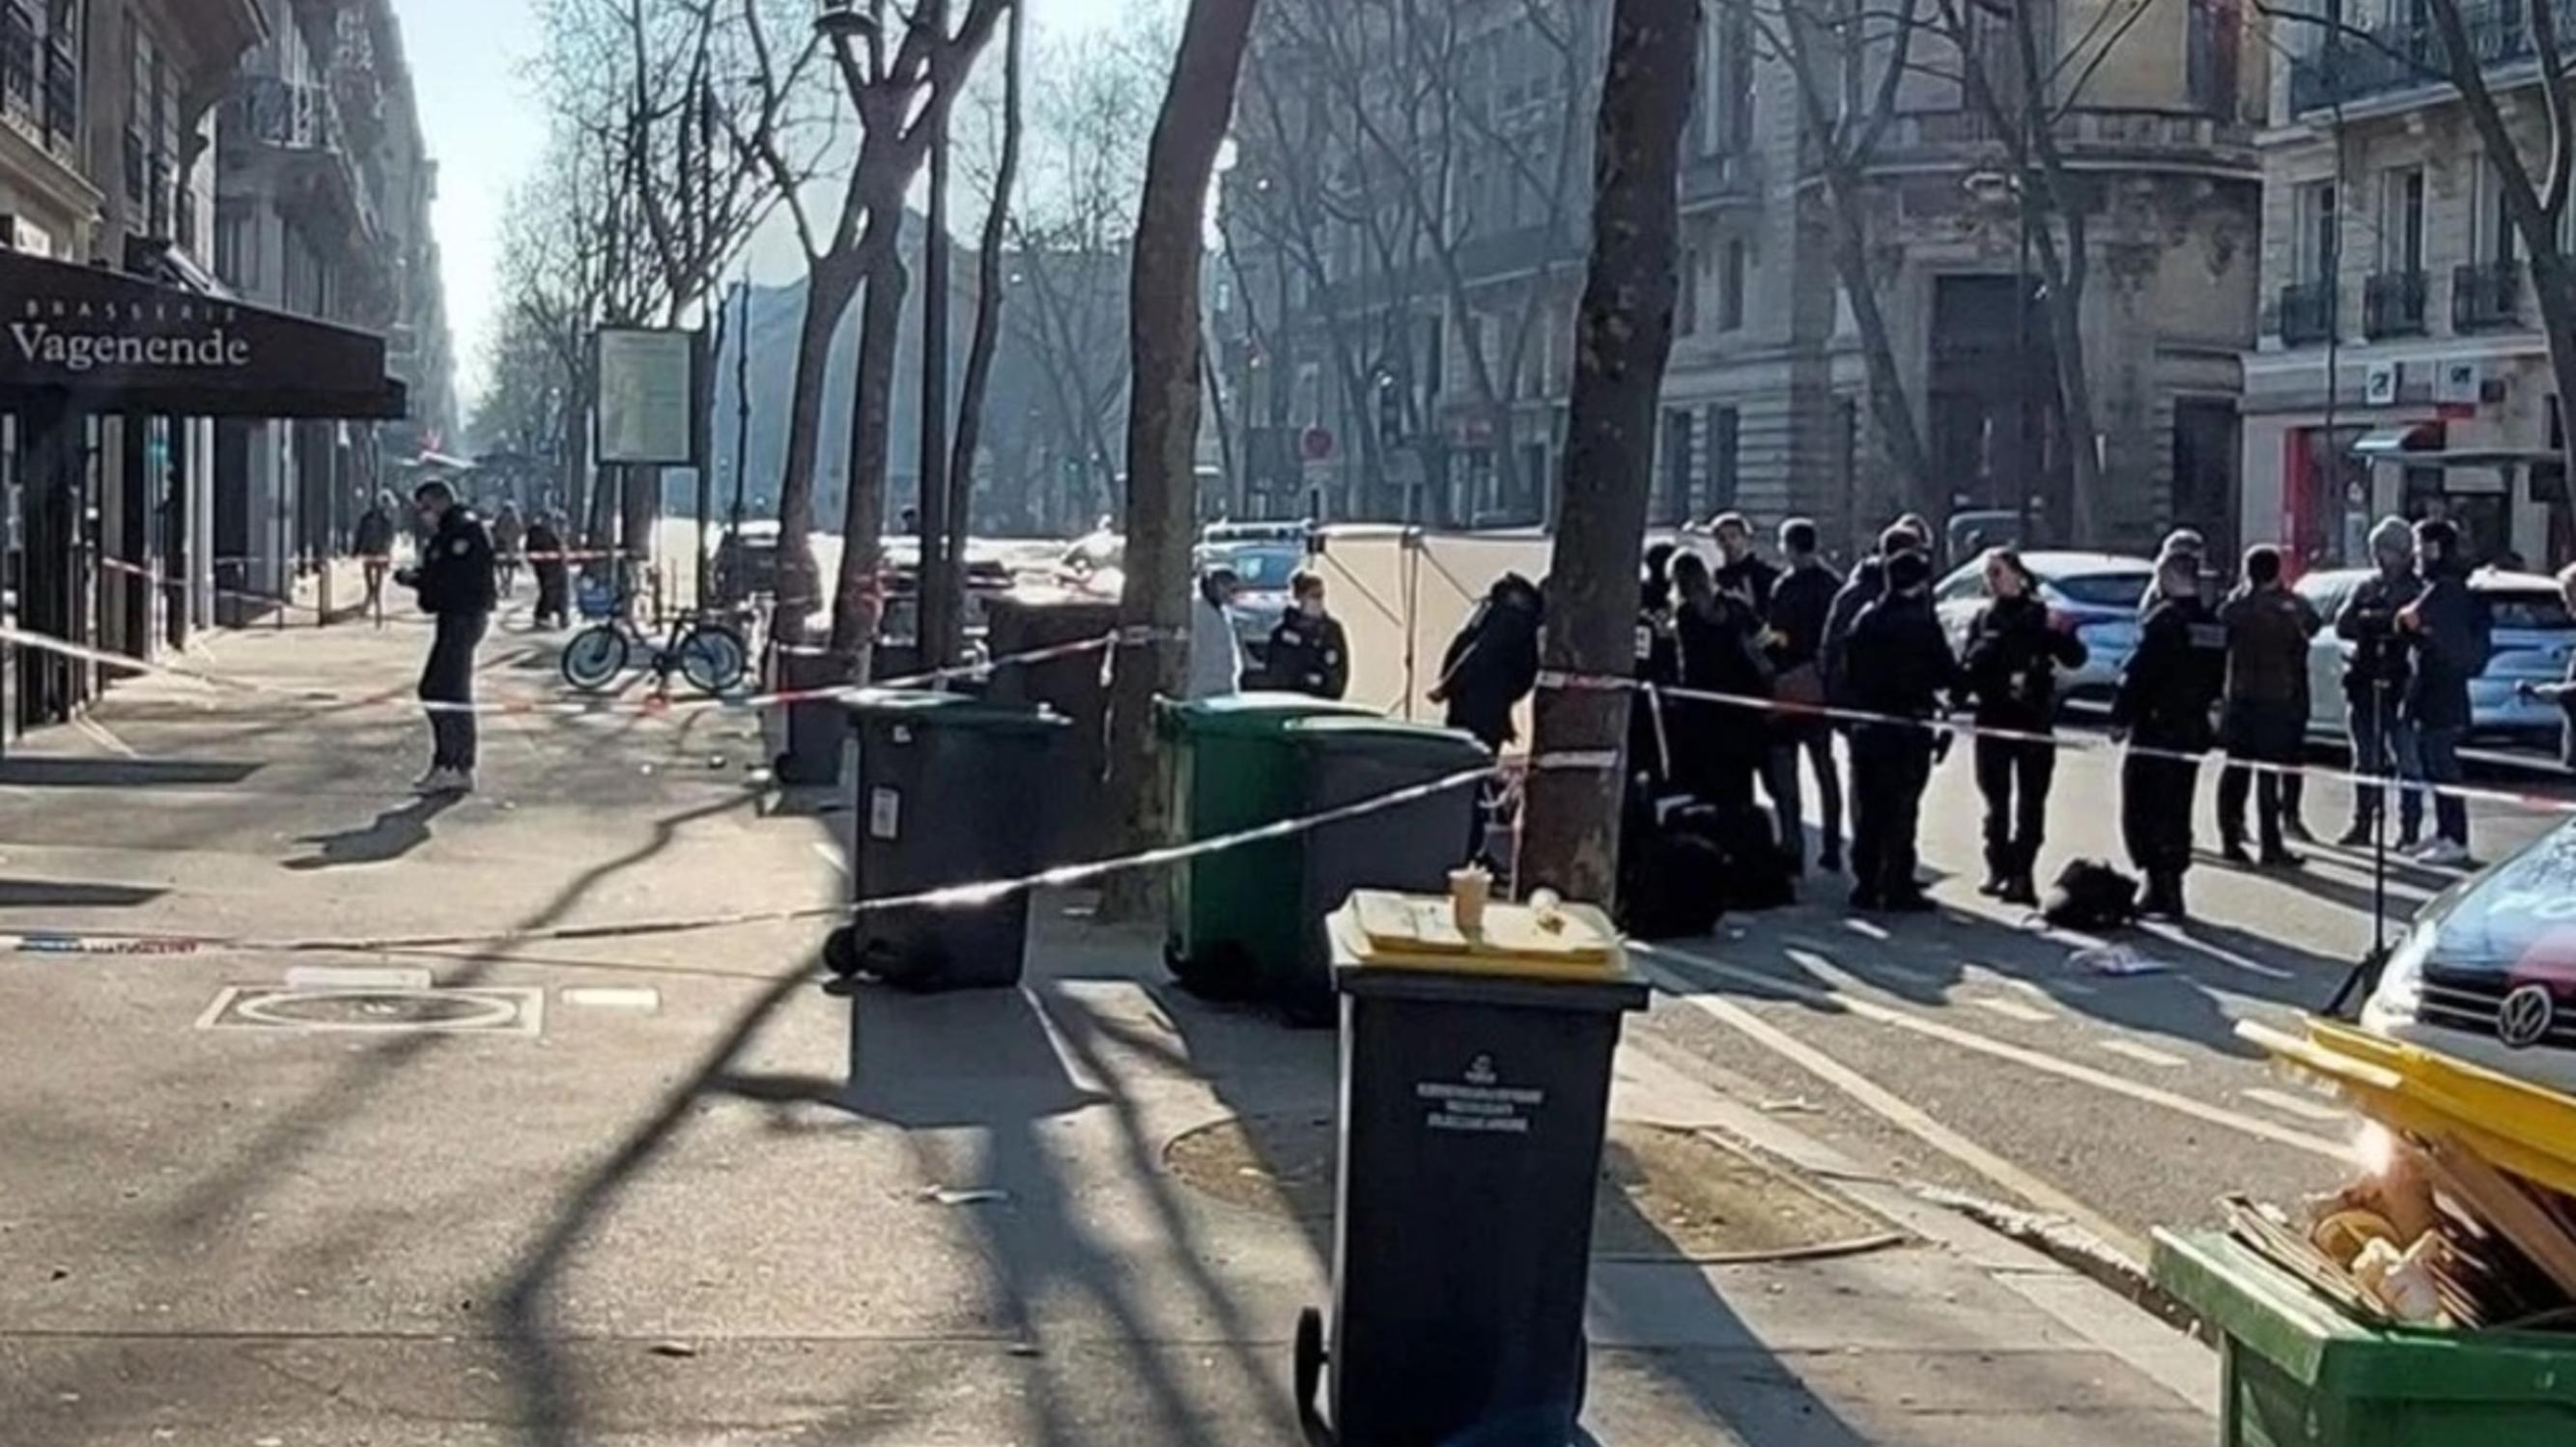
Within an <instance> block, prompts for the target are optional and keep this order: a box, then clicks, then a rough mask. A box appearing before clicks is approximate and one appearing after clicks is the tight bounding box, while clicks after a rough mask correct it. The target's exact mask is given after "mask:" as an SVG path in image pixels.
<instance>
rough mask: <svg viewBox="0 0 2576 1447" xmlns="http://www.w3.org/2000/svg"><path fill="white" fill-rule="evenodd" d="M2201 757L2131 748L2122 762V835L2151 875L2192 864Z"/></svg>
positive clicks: (2178, 870) (2143, 869)
mask: <svg viewBox="0 0 2576 1447" xmlns="http://www.w3.org/2000/svg"><path fill="white" fill-rule="evenodd" d="M2199 787H2200V760H2198V759H2169V758H2164V757H2161V756H2158V755H2146V754H2140V753H2138V752H2137V751H2136V750H2134V749H2133V750H2131V751H2130V752H2129V754H2128V756H2127V757H2126V758H2124V759H2122V760H2121V761H2120V836H2121V838H2122V840H2123V841H2124V842H2126V843H2127V845H2128V846H2129V862H2130V863H2131V864H2133V865H2135V866H2137V869H2138V872H2139V873H2141V874H2144V875H2146V876H2147V877H2148V878H2149V879H2153V878H2155V877H2156V876H2157V875H2172V876H2174V877H2175V878H2180V877H2181V876H2182V875H2183V873H2184V872H2185V871H2186V870H2188V869H2190V868H2191V796H2192V793H2193V791H2194V790H2196V789H2198V788H2199Z"/></svg>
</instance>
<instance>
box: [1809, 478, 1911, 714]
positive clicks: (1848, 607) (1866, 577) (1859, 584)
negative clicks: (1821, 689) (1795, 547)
mask: <svg viewBox="0 0 2576 1447" xmlns="http://www.w3.org/2000/svg"><path fill="white" fill-rule="evenodd" d="M1928 546H1930V544H1929V543H1928V542H1927V541H1926V540H1925V538H1924V535H1923V534H1921V533H1919V532H1916V531H1915V530H1914V528H1913V526H1912V525H1911V524H1909V523H1907V522H1905V521H1904V520H1903V519H1899V520H1898V521H1896V522H1893V523H1890V524H1888V526H1887V530H1886V531H1885V532H1882V533H1880V534H1879V535H1878V551H1877V552H1875V553H1872V554H1871V555H1869V556H1868V557H1866V558H1863V559H1861V560H1860V561H1859V562H1858V563H1856V564H1854V565H1853V566H1852V570H1851V576H1850V577H1848V578H1846V579H1844V580H1843V585H1842V588H1841V590H1840V591H1838V592H1836V593H1835V594H1834V601H1833V604H1832V606H1831V607H1829V608H1827V609H1826V610H1825V635H1824V639H1823V641H1822V643H1821V644H1820V645H1819V651H1820V661H1821V662H1822V663H1823V665H1824V671H1825V691H1826V692H1827V693H1828V694H1832V695H1839V694H1840V693H1841V691H1842V683H1843V657H1842V653H1843V639H1844V638H1845V637H1846V636H1848V635H1849V634H1850V633H1851V627H1852V622H1853V620H1854V619H1857V618H1858V617H1860V610H1861V609H1863V608H1866V607H1868V606H1869V605H1870V604H1872V603H1875V602H1877V601H1878V597H1879V594H1881V593H1883V592H1885V591H1886V590H1887V574H1886V569H1887V560H1888V559H1890V558H1892V557H1894V556H1896V555H1897V554H1898V553H1906V552H1913V553H1919V552H1922V551H1923V550H1924V549H1925V548H1927V547H1928Z"/></svg>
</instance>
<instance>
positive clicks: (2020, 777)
mask: <svg viewBox="0 0 2576 1447" xmlns="http://www.w3.org/2000/svg"><path fill="white" fill-rule="evenodd" d="M1984 570H1985V578H1986V591H1987V592H1988V593H1990V594H1992V595H1993V601H1992V602H1989V603H1988V604H1986V606H1985V607H1984V608H1982V609H1979V610H1978V612H1977V616H1976V618H1975V619H1974V620H1973V621H1971V622H1970V623H1969V624H1968V642H1967V648H1966V650H1965V657H1963V658H1962V659H1961V661H1960V667H1961V669H1962V671H1963V672H1964V673H1965V674H1966V676H1967V689H1968V691H1969V692H1970V693H1972V694H1974V695H1975V697H1976V710H1977V725H1978V727H1980V728H1984V729H1993V730H1996V731H1997V732H1996V734H1994V735H1991V736H1989V735H1980V736H1979V737H1978V739H1977V749H1976V754H1977V792H1978V793H1979V794H1980V795H1982V796H1984V798H1985V801H1986V882H1985V884H1984V885H1983V886H1982V887H1981V888H1980V889H1979V890H1978V891H1977V892H1978V893H1980V894H1984V895H1987V896H1990V897H1992V898H1995V899H2000V900H2003V901H2004V902H2005V903H2007V904H2020V905H2036V904H2038V903H2039V889H2038V886H2037V885H2036V883H2035V882H2034V881H2033V879H2032V871H2033V869H2034V868H2036V866H2037V864H2038V861H2039V845H2040V840H2041V838H2042V836H2043V835H2044V834H2045V833H2046V831H2047V827H2048V792H2049V788H2050V785H2051V784H2052V783H2053V782H2054V781H2055V779H2056V777H2057V746H2056V745H2055V744H2053V743H2050V742H2048V741H2047V740H2046V739H2043V738H2037V737H2012V736H2011V735H2042V734H2054V733H2055V732H2056V731H2057V729H2056V725H2057V671H2058V670H2059V669H2061V668H2081V667H2083V666H2084V660H2085V658H2086V656H2087V653H2086V649H2085V647H2084V641H2083V640H2082V639H2080V638H2078V637H2076V636H2075V634H2074V632H2073V630H2071V629H2067V628H2061V627H2059V626H2057V625H2056V623H2055V622H2053V621H2052V620H2051V619H2050V617H2049V613H2048V605H2047V604H2045V603H2042V602H2041V601H2040V600H2039V581H2038V579H2036V578H2034V577H2032V576H2031V572H2030V568H2029V566H2028V565H2027V564H2025V563H2023V562H2022V560H2021V554H2020V553H2019V552H2016V551H2015V550H2013V549H2011V548H1989V549H1988V550H1987V551H1986V556H1985V562H1984Z"/></svg>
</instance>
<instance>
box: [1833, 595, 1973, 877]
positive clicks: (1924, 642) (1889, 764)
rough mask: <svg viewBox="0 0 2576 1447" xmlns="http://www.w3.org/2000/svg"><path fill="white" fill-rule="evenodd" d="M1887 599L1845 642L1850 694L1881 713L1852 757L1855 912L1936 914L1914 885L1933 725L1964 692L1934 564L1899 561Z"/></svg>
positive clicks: (1858, 732)
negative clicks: (1949, 697)
mask: <svg viewBox="0 0 2576 1447" xmlns="http://www.w3.org/2000/svg"><path fill="white" fill-rule="evenodd" d="M1884 572H1885V585H1886V591H1885V592H1884V593H1883V594H1882V595H1881V596H1880V597H1879V599H1878V601H1876V602H1874V603H1871V604H1870V605H1869V606H1867V607H1865V608H1863V609H1861V610H1860V616H1859V617H1858V618H1856V619H1854V620H1853V622H1852V627H1851V636H1850V637H1849V638H1847V639H1846V640H1844V643H1843V648H1844V662H1845V665H1846V669H1845V673H1846V693H1845V696H1846V698H1847V699H1848V700H1849V702H1850V704H1851V706H1852V707H1854V708H1856V709H1859V710H1861V711H1863V712H1865V713H1868V714H1870V715H1873V719H1872V721H1869V722H1864V723H1861V724H1858V725H1856V726H1855V727H1854V728H1853V729H1852V735H1851V756H1852V853H1851V865H1852V892H1851V904H1852V908H1854V909H1886V910H1898V911H1919V910H1928V909H1930V908H1932V901H1931V900H1930V899H1929V898H1928V897H1926V896H1925V894H1924V893H1923V886H1922V884H1921V883H1920V882H1918V881H1917V880H1916V879H1915V877H1914V865H1915V834H1916V829H1917V825H1918V824H1919V822H1920V820H1921V817H1922V810H1923V790H1924V788H1925V786H1926V785H1928V784H1930V783H1931V781H1932V763H1933V754H1934V736H1933V732H1932V729H1931V728H1930V727H1929V725H1928V722H1927V721H1928V720H1930V719H1931V718H1932V717H1933V716H1934V715H1936V714H1937V713H1939V712H1940V709H1941V701H1942V696H1943V695H1944V694H1951V693H1955V692H1956V691H1957V690H1958V688H1959V683H1960V680H1959V665H1958V660H1957V658H1956V657H1955V656H1954V655H1953V654H1952V653H1951V651H1950V640H1949V638H1948V636H1947V635H1945V634H1944V633H1943V632H1942V631H1941V621H1940V619H1938V618H1936V617H1934V616H1933V613H1932V560H1931V559H1929V558H1927V557H1925V556H1924V555H1923V553H1922V552H1921V551H1920V550H1919V549H1909V550H1905V551H1900V552H1896V553H1893V554H1891V555H1889V557H1888V558H1887V560H1886V563H1885V565H1884Z"/></svg>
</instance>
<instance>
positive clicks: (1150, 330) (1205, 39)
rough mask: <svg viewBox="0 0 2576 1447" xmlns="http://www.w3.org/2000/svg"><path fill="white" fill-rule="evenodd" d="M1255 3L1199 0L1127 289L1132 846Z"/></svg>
mask: <svg viewBox="0 0 2576 1447" xmlns="http://www.w3.org/2000/svg"><path fill="white" fill-rule="evenodd" d="M1253 3H1254V0H1191V3H1190V11H1189V18H1188V19H1187V20H1186V21H1185V22H1183V26H1182V30H1181V43H1180V48H1179V50H1178V52H1177V53H1176V54H1175V55H1174V56H1173V59H1172V81H1171V86H1170V88H1169V89H1168V90H1166V91H1165V92H1164V94H1163V106H1162V112H1161V114H1160V115H1159V116H1157V117H1156V119H1155V121H1154V134H1153V139H1152V140H1151V141H1150V142H1149V143H1148V144H1147V147H1146V153H1145V154H1146V161H1145V190H1144V194H1143V196H1142V198H1141V199H1140V200H1139V202H1138V204H1137V209H1136V247H1135V259H1134V264H1133V267H1132V269H1131V270H1130V272H1129V276H1128V284H1127V296H1128V323H1127V337H1128V350H1129V354H1130V356H1131V358H1132V361H1131V363H1130V367H1131V370H1132V372H1133V374H1134V378H1135V381H1134V385H1133V386H1132V387H1130V388H1129V390H1128V402H1127V558H1126V566H1127V577H1126V585H1125V590H1124V592H1123V593H1122V594H1121V595H1120V597H1119V600H1118V619H1119V624H1120V639H1121V641H1120V646H1119V647H1118V648H1117V649H1116V651H1115V652H1114V653H1113V654H1112V655H1111V656H1112V659H1113V665H1112V673H1111V677H1110V697H1109V781H1108V783H1109V794H1110V798H1111V799H1112V800H1114V801H1115V805H1114V807H1116V808H1117V809H1119V811H1120V813H1121V816H1122V818H1123V821H1124V823H1125V826H1126V834H1127V840H1128V843H1129V845H1130V846H1131V847H1143V846H1145V845H1147V844H1148V843H1149V842H1151V841H1158V840H1160V839H1161V838H1162V837H1163V836H1164V834H1165V833H1167V832H1168V830H1169V828H1170V822H1171V784H1170V780H1169V779H1168V778H1166V777H1165V775H1164V771H1163V769H1162V767H1161V761H1160V760H1159V759H1158V758H1157V750H1156V748H1155V745H1154V727H1153V709H1154V698H1155V695H1156V694H1158V693H1161V694H1170V693H1176V692H1178V691H1179V685H1180V682H1181V673H1182V665H1183V660H1184V658H1185V656H1186V655H1185V652H1184V648H1185V644H1184V642H1183V641H1182V638H1181V633H1182V628H1183V625H1184V624H1186V622H1187V621H1188V618H1189V613H1188V608H1189V590H1190V541H1191V531H1192V524H1193V523H1194V521H1195V520H1196V518H1197V514H1198V474H1197V471H1196V468H1195V465H1194V462H1195V455H1196V447H1197V443H1198V429H1199V363H1200V348H1201V346H1202V345H1203V344H1204V342H1203V336H1202V333H1201V331H1200V328H1199V262H1200V258H1201V255H1202V254H1203V252H1204V250H1205V248H1204V246H1203V244H1202V242H1201V239H1200V227H1201V225H1202V224H1203V219H1204V217H1205V215H1206V210H1207V193H1208V183H1209V181H1210V179H1211V178H1212V177H1213V175H1214V173H1215V170H1216V157H1217V149H1218V147H1219V145H1220V144H1221V143H1222V142H1223V141H1224V139H1225V129H1226V121H1227V118H1228V117H1230V116H1231V115H1232V114H1233V113H1234V93H1235V85H1236V81H1237V78H1238V77H1239V76H1240V74H1241V72H1242V68H1243V51H1244V44H1245V41H1246V40H1247V39H1248V38H1249V36H1250V34H1251V30H1252V14H1253ZM1110 882H1111V886H1112V887H1111V888H1109V889H1106V890H1104V891H1103V895H1102V901H1101V903H1102V910H1103V912H1104V913H1107V914H1111V915H1119V914H1126V915H1130V916H1132V915H1135V914H1139V913H1142V911H1143V905H1144V901H1145V899H1146V897H1147V893H1146V891H1147V888H1148V885H1149V883H1150V882H1149V881H1148V880H1147V879H1146V878H1145V877H1144V876H1143V875H1142V874H1141V873H1138V872H1135V871H1130V872H1129V873H1126V874H1122V875H1115V876H1112V877H1111V881H1110Z"/></svg>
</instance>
